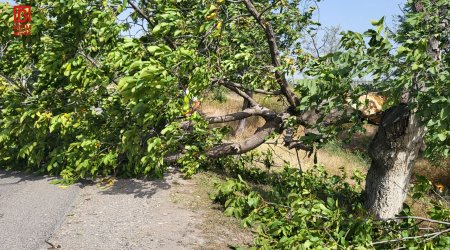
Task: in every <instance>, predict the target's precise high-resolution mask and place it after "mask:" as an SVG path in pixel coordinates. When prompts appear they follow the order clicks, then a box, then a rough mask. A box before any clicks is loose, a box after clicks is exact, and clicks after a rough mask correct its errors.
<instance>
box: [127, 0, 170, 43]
mask: <svg viewBox="0 0 450 250" xmlns="http://www.w3.org/2000/svg"><path fill="white" fill-rule="evenodd" d="M129 3H130V5H131V7H132V8H133V9H134V10H135V11H136V12H137V13H139V15H141V16H142V17H143V18H144V19H145V20H147V22H148V24H149V25H150V26H151V27H152V28H154V27H155V26H156V25H155V23H154V22H153V21H152V19H151V18H150V17H149V16H147V15H146V14H145V13H144V11H143V10H141V9H140V8H139V7H138V6H137V5H136V4H135V3H133V2H132V1H129ZM163 39H164V41H166V43H167V44H168V45H169V47H170V48H171V49H173V50H175V49H176V48H177V46H176V45H175V43H174V42H173V41H172V39H170V38H169V37H167V36H164V37H163Z"/></svg>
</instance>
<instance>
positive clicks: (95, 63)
mask: <svg viewBox="0 0 450 250" xmlns="http://www.w3.org/2000/svg"><path fill="white" fill-rule="evenodd" d="M78 54H80V55H81V56H82V57H84V58H86V60H88V61H89V62H90V63H92V64H93V65H94V66H95V67H96V68H98V69H100V68H101V67H102V65H101V64H100V63H99V62H97V61H95V60H94V58H92V57H90V56H89V55H87V54H84V53H82V52H78ZM111 81H112V82H113V83H114V84H116V85H117V84H118V82H117V81H116V80H115V79H114V78H111Z"/></svg>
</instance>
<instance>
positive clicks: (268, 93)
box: [226, 81, 282, 95]
mask: <svg viewBox="0 0 450 250" xmlns="http://www.w3.org/2000/svg"><path fill="white" fill-rule="evenodd" d="M226 83H227V84H228V85H231V86H234V87H236V88H239V89H245V90H250V91H253V92H255V93H258V94H264V95H281V94H282V92H281V91H280V90H276V91H267V90H264V89H246V88H245V87H244V86H243V85H242V84H239V83H234V82H230V81H227V82H226Z"/></svg>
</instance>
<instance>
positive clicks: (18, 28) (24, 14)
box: [13, 5, 31, 36]
mask: <svg viewBox="0 0 450 250" xmlns="http://www.w3.org/2000/svg"><path fill="white" fill-rule="evenodd" d="M13 10H14V26H13V30H14V35H15V36H30V35H31V6H26V5H20V6H14V9H13Z"/></svg>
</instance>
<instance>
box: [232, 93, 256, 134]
mask: <svg viewBox="0 0 450 250" xmlns="http://www.w3.org/2000/svg"><path fill="white" fill-rule="evenodd" d="M246 92H247V95H248V96H250V97H252V98H253V92H251V91H246ZM250 107H251V104H250V102H249V101H248V100H247V99H244V103H243V104H242V110H246V109H248V108H250ZM247 120H248V119H247V118H244V119H242V120H240V121H239V125H238V127H237V129H236V131H235V133H234V136H240V135H242V134H243V133H244V131H245V128H246V127H247Z"/></svg>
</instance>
